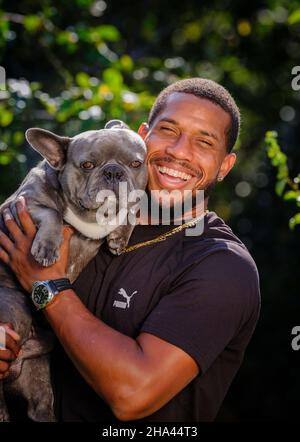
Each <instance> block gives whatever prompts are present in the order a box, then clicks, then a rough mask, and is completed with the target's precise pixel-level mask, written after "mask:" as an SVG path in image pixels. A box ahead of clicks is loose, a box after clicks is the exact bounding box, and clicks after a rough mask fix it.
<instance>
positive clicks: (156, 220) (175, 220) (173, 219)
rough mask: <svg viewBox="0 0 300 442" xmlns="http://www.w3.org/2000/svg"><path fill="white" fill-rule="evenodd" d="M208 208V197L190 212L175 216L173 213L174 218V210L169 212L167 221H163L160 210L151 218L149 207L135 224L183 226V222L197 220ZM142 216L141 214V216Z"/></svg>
mask: <svg viewBox="0 0 300 442" xmlns="http://www.w3.org/2000/svg"><path fill="white" fill-rule="evenodd" d="M207 207H208V197H206V198H205V199H204V201H203V202H202V203H201V204H197V205H195V206H193V207H192V208H191V209H190V210H187V211H185V212H184V213H183V215H182V214H181V215H179V216H178V215H177V213H175V215H177V216H174V210H170V216H169V217H168V219H164V218H165V217H163V216H161V212H162V211H161V210H160V211H159V216H158V217H157V216H153V213H151V207H150V206H149V210H148V214H144V216H141V218H139V219H138V222H137V224H140V225H180V224H184V223H185V222H187V221H189V220H191V219H196V218H199V217H200V216H201V215H203V214H204V213H205V211H206V210H207ZM142 215H143V214H142Z"/></svg>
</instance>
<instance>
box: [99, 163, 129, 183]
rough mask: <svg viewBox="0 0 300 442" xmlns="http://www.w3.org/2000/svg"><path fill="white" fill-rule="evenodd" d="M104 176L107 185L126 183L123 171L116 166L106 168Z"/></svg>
mask: <svg viewBox="0 0 300 442" xmlns="http://www.w3.org/2000/svg"><path fill="white" fill-rule="evenodd" d="M103 176H104V179H105V181H106V182H107V184H117V183H119V182H121V181H125V174H124V171H123V169H122V168H121V167H120V166H118V165H116V164H112V165H109V166H106V167H105V168H104V170H103Z"/></svg>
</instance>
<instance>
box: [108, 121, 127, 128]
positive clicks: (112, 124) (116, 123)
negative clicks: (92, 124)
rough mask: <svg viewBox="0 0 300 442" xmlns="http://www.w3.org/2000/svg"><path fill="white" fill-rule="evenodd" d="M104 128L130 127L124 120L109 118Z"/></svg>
mask: <svg viewBox="0 0 300 442" xmlns="http://www.w3.org/2000/svg"><path fill="white" fill-rule="evenodd" d="M104 129H130V127H129V126H127V124H126V123H124V121H121V120H109V121H108V122H107V123H106V125H105V126H104Z"/></svg>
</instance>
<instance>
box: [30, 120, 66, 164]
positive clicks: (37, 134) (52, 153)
mask: <svg viewBox="0 0 300 442" xmlns="http://www.w3.org/2000/svg"><path fill="white" fill-rule="evenodd" d="M25 137H26V140H27V141H28V143H29V144H30V145H31V146H32V147H33V149H34V150H36V151H37V152H39V153H40V154H41V155H42V156H43V157H44V158H45V159H46V160H47V161H48V163H49V164H50V166H51V167H53V169H56V170H62V169H63V168H64V165H65V162H66V158H67V149H68V146H69V143H70V141H71V138H69V137H60V136H59V135H56V134H54V133H53V132H49V131H48V130H45V129H39V128H31V129H28V130H27V131H26V133H25Z"/></svg>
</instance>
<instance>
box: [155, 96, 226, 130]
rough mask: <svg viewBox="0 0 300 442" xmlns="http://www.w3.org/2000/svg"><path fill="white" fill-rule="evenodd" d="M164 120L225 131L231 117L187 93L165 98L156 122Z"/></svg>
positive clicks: (212, 103) (209, 103)
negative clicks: (204, 124)
mask: <svg viewBox="0 0 300 442" xmlns="http://www.w3.org/2000/svg"><path fill="white" fill-rule="evenodd" d="M164 119H170V120H173V121H174V122H176V123H178V124H180V123H181V122H184V121H186V122H190V123H191V124H192V123H194V124H197V123H199V124H202V123H206V124H209V125H213V126H214V128H215V129H218V128H219V129H220V130H222V131H223V130H224V131H226V130H227V128H228V126H229V125H230V120H231V117H230V115H229V114H228V112H226V111H225V110H224V109H222V108H221V106H219V105H218V104H217V103H214V102H212V101H211V100H209V99H207V98H202V97H196V96H195V95H193V94H189V93H183V92H173V93H172V94H170V95H169V97H168V98H167V100H166V103H165V105H164V107H163V109H162V110H161V112H160V113H159V114H158V116H157V119H156V122H159V121H161V120H164Z"/></svg>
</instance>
